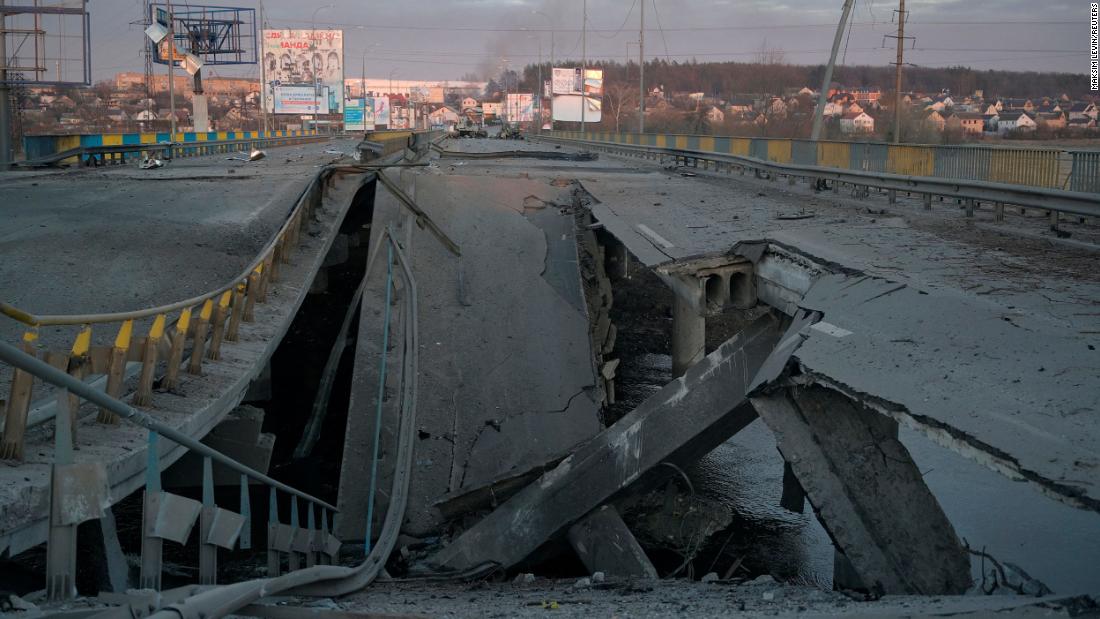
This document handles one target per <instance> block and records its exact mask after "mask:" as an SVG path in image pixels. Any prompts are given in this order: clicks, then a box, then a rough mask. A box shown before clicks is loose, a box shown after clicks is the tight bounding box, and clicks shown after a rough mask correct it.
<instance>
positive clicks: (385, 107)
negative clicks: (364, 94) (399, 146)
mask: <svg viewBox="0 0 1100 619" xmlns="http://www.w3.org/2000/svg"><path fill="white" fill-rule="evenodd" d="M374 124H375V125H385V126H387V127H389V126H390V98H389V97H375V98H374Z"/></svg>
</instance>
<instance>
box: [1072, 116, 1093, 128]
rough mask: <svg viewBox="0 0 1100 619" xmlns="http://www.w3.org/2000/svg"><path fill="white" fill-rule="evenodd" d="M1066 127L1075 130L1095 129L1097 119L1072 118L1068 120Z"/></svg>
mask: <svg viewBox="0 0 1100 619" xmlns="http://www.w3.org/2000/svg"><path fill="white" fill-rule="evenodd" d="M1066 127H1067V128H1069V129H1070V130H1073V131H1084V130H1086V129H1095V128H1096V121H1095V120H1093V119H1091V118H1089V117H1087V116H1086V117H1085V118H1071V119H1070V120H1067V121H1066Z"/></svg>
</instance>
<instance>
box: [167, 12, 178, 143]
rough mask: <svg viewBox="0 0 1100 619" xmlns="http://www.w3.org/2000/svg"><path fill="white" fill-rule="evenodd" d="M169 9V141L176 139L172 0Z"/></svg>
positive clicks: (174, 37)
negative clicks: (170, 128) (170, 117)
mask: <svg viewBox="0 0 1100 619" xmlns="http://www.w3.org/2000/svg"><path fill="white" fill-rule="evenodd" d="M166 7H167V10H168V113H169V114H171V115H172V124H171V127H172V133H171V134H170V135H169V137H168V141H169V142H175V141H176V18H175V15H173V14H172V0H168V1H167V4H166Z"/></svg>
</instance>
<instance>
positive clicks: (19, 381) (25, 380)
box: [0, 330, 38, 462]
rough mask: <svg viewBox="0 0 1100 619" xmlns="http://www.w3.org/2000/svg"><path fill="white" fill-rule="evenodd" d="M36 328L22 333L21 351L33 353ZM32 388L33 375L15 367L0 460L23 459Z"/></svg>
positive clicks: (0, 446) (0, 449) (36, 334)
mask: <svg viewBox="0 0 1100 619" xmlns="http://www.w3.org/2000/svg"><path fill="white" fill-rule="evenodd" d="M36 341H38V332H37V330H31V331H27V332H26V333H24V334H23V342H22V346H23V352H25V353H26V354H28V355H32V356H33V355H35V342H36ZM33 389H34V375H32V374H30V373H28V372H26V371H25V370H21V369H18V368H17V369H16V370H15V372H14V373H13V374H12V379H11V397H9V398H8V407H7V408H8V410H7V413H6V414H5V422H4V436H3V439H2V440H0V460H16V461H19V462H22V461H23V445H24V436H25V435H26V432H27V412H28V411H29V410H30V404H31V393H32V391H33Z"/></svg>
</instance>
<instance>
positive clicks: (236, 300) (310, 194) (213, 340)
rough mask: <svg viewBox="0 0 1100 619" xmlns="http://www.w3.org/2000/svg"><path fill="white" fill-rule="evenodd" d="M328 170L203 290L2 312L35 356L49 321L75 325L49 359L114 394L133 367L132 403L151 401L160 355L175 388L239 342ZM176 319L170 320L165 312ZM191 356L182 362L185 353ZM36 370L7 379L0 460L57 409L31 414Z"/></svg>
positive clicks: (111, 420)
mask: <svg viewBox="0 0 1100 619" xmlns="http://www.w3.org/2000/svg"><path fill="white" fill-rule="evenodd" d="M330 175H331V170H325V171H322V173H321V174H318V175H315V176H314V177H313V178H312V179H311V180H310V181H309V183H308V184H307V186H306V188H305V189H303V190H302V192H301V194H300V195H299V197H298V199H297V200H296V201H295V203H294V204H295V206H294V208H293V209H292V210H291V211H290V213H289V215H288V216H287V218H286V221H285V222H284V223H283V224H282V226H280V228H279V229H278V231H276V233H275V234H274V235H273V236H272V237H271V239H270V240H269V241H268V242H267V244H265V245H264V247H263V248H262V249H261V250H260V252H259V253H258V254H257V256H256V258H254V259H253V260H252V261H251V262H250V263H249V265H248V266H247V267H246V268H245V269H244V270H243V271H241V273H240V274H238V275H237V276H236V277H234V278H233V279H232V280H230V281H228V282H226V283H225V284H223V285H221V286H218V287H217V288H214V289H212V290H209V291H207V292H205V293H203V294H200V295H197V296H194V297H191V298H189V299H184V300H182V301H177V302H175V303H169V304H165V305H158V306H156V307H152V308H148V309H144V310H136V311H127V312H113V313H99V314H65V315H39V314H34V313H31V312H29V311H26V310H23V309H20V308H18V307H15V306H13V305H11V304H9V303H5V302H0V314H3V315H6V316H8V317H9V318H12V319H15V320H17V321H19V322H20V323H22V324H23V325H25V326H26V327H27V329H26V331H25V333H24V335H23V338H22V344H21V346H22V349H23V351H24V352H25V353H27V354H29V355H32V356H39V355H42V352H41V351H39V347H40V346H39V343H40V338H39V330H40V329H41V328H42V327H46V326H68V327H76V328H77V329H78V332H77V334H76V336H75V337H74V338H73V340H72V342H73V343H72V346H71V347H68V348H67V349H64V350H46V351H45V353H44V355H43V356H44V359H45V361H46V362H47V363H49V364H51V365H53V366H54V367H56V368H58V369H61V370H63V371H65V372H67V373H69V374H70V375H71V376H74V377H76V378H78V379H80V380H86V379H87V380H96V379H97V378H98V383H97V384H102V385H103V389H104V390H105V392H106V394H107V395H109V396H111V397H114V398H119V397H121V396H122V390H123V388H124V385H125V383H126V381H127V378H128V377H129V376H130V375H131V374H133V373H136V374H137V377H138V382H137V388H136V391H135V393H134V395H133V403H134V405H136V406H141V407H146V406H150V405H151V404H152V403H153V386H154V381H155V380H156V378H157V369H158V363H159V362H162V361H163V362H166V366H165V372H164V375H163V376H162V378H161V383H160V384H161V387H162V388H164V389H173V388H175V387H177V386H178V385H179V383H180V373H181V372H183V371H186V372H187V373H188V374H192V375H199V374H201V373H202V367H203V363H204V362H205V361H206V360H211V361H216V360H218V359H219V358H220V357H221V349H222V346H223V343H224V342H236V341H237V340H238V336H239V333H240V329H241V324H242V323H251V322H253V321H254V320H255V314H256V311H255V308H256V305H257V304H263V303H265V302H266V301H267V297H268V292H269V289H270V288H271V286H272V284H273V283H274V282H277V281H278V279H279V271H280V268H281V266H282V265H284V264H286V263H288V262H289V261H290V256H291V253H292V252H294V251H295V250H296V249H297V248H298V247H300V246H301V244H302V243H303V237H302V235H303V232H305V231H307V228H308V226H309V223H310V221H311V220H312V219H313V218H314V214H315V212H316V211H317V209H318V208H320V206H321V200H322V197H323V185H324V183H325V182H326V181H327V179H328V178H329V177H330ZM172 318H174V322H170V319H172ZM142 321H144V322H145V323H148V328H147V329H148V330H147V332H146V335H145V337H143V338H137V337H135V335H134V331H135V327H136V325H138V324H141V323H142ZM111 323H113V324H115V325H117V326H115V327H114V333H115V337H114V344H113V345H110V346H102V345H99V346H97V345H93V342H92V329H93V326H95V325H104V324H111ZM188 350H189V351H190V356H189V358H188V359H187V361H186V364H185V363H184V356H185V352H187V351H188ZM33 391H34V377H33V376H31V375H29V374H27V373H26V372H22V371H19V370H16V371H15V372H14V373H13V375H12V379H11V394H10V397H9V398H8V403H7V410H6V411H5V415H4V420H3V423H4V425H3V435H2V436H0V460H16V461H22V460H23V459H24V449H25V442H26V433H27V429H28V428H29V427H31V426H32V425H35V424H38V423H43V422H45V421H47V420H49V419H52V418H54V417H55V416H56V414H57V412H59V411H58V409H57V407H56V406H53V407H50V406H42V407H36V408H37V409H38V412H39V414H38V415H36V416H34V417H32V416H30V415H29V413H30V411H31V400H32V394H33ZM77 408H78V407H77V406H76V403H75V402H74V403H73V405H72V406H70V407H68V409H69V410H68V412H69V415H70V417H71V418H70V423H69V424H68V425H70V426H71V427H72V429H73V432H72V441H73V442H74V443H75V441H76V438H77V437H76V433H75V429H76V422H77ZM97 420H98V422H99V423H102V424H108V425H113V424H117V423H118V422H119V419H118V416H117V415H116V414H114V413H112V412H111V411H110V410H109V409H105V408H104V409H101V410H100V412H99V415H98V417H97ZM59 425H65V424H59Z"/></svg>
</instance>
